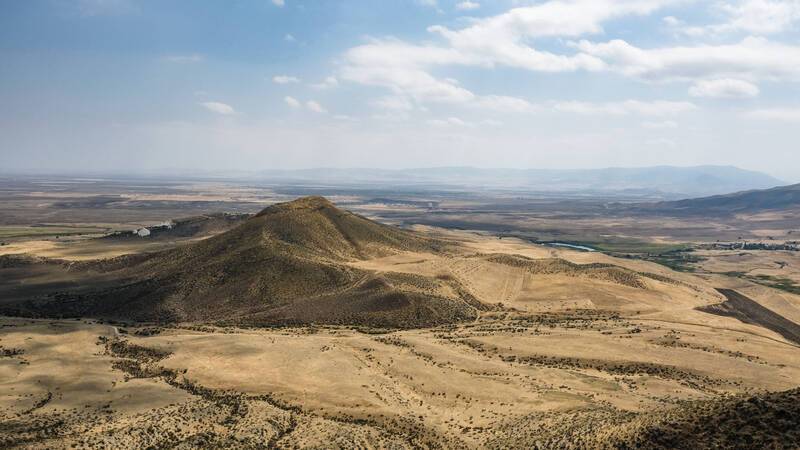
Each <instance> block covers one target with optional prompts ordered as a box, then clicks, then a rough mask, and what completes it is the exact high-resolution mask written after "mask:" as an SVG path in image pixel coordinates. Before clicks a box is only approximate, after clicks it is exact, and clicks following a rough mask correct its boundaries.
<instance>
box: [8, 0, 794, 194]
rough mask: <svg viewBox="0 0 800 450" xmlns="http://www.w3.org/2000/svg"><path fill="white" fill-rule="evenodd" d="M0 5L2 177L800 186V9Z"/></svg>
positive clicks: (609, 4) (739, 1)
mask: <svg viewBox="0 0 800 450" xmlns="http://www.w3.org/2000/svg"><path fill="white" fill-rule="evenodd" d="M0 8H2V9H0V11H2V14H0V57H2V58H3V61H4V62H3V69H2V70H0V99H1V100H2V103H0V167H2V168H3V169H4V170H6V171H14V170H39V171H52V172H59V171H61V172H70V171H80V170H86V171H99V172H102V171H108V172H119V171H131V172H137V171H157V170H164V169H169V168H180V169H182V170H187V171H231V170H248V171H259V170H269V169H299V168H319V167H336V168H351V167H374V168H401V169H402V168H418V167H452V166H474V167H486V168H546V169H568V168H577V169H587V168H592V169H594V168H606V167H648V166H658V165H674V166H694V165H725V166H728V165H732V166H737V167H740V168H743V169H748V170H755V171H760V172H764V173H767V174H770V175H772V176H775V177H777V178H779V179H781V180H785V181H787V182H798V181H800V165H798V164H797V156H796V155H797V151H796V140H797V139H796V137H797V133H796V132H795V131H794V130H795V129H796V128H797V126H798V124H800V106H798V105H800V103H798V100H800V95H798V94H800V89H799V88H798V81H800V44H797V42H800V40H798V37H800V29H799V27H798V22H800V1H798V0H729V1H714V2H702V1H695V0H617V1H612V0H591V1H590V0H550V1H523V0H508V1H505V0H503V1H496V2H489V1H460V0H453V1H445V0H407V1H392V2H381V3H380V4H375V3H372V2H307V1H299V0H258V1H256V0H249V1H248V0H238V1H231V2H188V1H175V2H168V3H167V2H158V1H146V0H143V1H134V0H80V1H74V2H67V1H61V0H37V1H28V2H9V3H7V4H5V5H3V6H2V7H0Z"/></svg>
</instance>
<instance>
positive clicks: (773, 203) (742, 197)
mask: <svg viewBox="0 0 800 450" xmlns="http://www.w3.org/2000/svg"><path fill="white" fill-rule="evenodd" d="M642 209H644V210H646V211H657V212H660V213H667V214H674V215H698V214H701V215H725V214H736V213H757V212H763V211H773V210H787V209H795V210H800V184H793V185H791V186H780V187H776V188H772V189H762V190H750V191H743V192H736V193H733V194H726V195H714V196H710V197H702V198H692V199H685V200H677V201H668V202H659V203H655V204H652V205H648V206H645V207H643V208H642Z"/></svg>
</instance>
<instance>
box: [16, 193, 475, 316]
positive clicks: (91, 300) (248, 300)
mask: <svg viewBox="0 0 800 450" xmlns="http://www.w3.org/2000/svg"><path fill="white" fill-rule="evenodd" d="M443 249H444V245H443V244H442V243H441V242H438V241H435V240H432V239H428V238H425V237H422V236H418V235H416V234H415V233H412V232H410V231H406V230H402V229H399V228H396V227H391V226H387V225H383V224H379V223H376V222H374V221H371V220H369V219H367V218H365V217H362V216H359V215H357V214H354V213H351V212H348V211H344V210H341V209H339V208H337V207H336V206H334V205H333V204H332V203H331V202H329V201H328V200H326V199H324V198H322V197H305V198H300V199H298V200H295V201H292V202H287V203H279V204H276V205H273V206H269V207H267V208H265V209H264V210H263V211H261V212H260V213H258V214H256V215H255V216H253V217H251V218H250V219H248V220H246V221H244V222H243V223H242V224H241V225H239V226H237V227H236V228H233V229H231V230H229V231H227V232H224V233H221V234H218V235H216V236H214V237H211V238H208V239H206V240H203V241H200V242H197V243H193V244H189V245H185V246H182V247H178V248H175V249H171V250H166V251H163V252H157V253H151V254H144V255H133V256H124V257H119V258H115V259H111V260H105V261H100V262H96V263H92V264H88V265H86V266H85V267H84V270H92V271H98V272H101V273H102V276H103V277H106V278H107V277H112V278H113V279H116V280H118V283H117V285H116V286H115V287H112V288H107V289H102V290H98V291H95V292H91V293H88V294H87V293H81V294H71V293H61V294H59V295H56V296H51V297H50V298H47V299H44V300H38V301H28V302H26V303H24V304H21V305H19V306H18V307H15V311H14V312H16V313H22V314H24V315H43V316H51V317H52V316H72V317H80V316H88V317H102V318H112V319H117V320H134V321H147V322H224V323H234V324H242V325H299V324H310V323H321V324H348V325H371V326H381V327H393V328H408V327H420V326H432V325H437V324H443V323H450V322H454V321H460V320H467V319H471V318H474V317H475V316H476V314H477V311H476V309H480V308H482V307H483V305H482V304H481V303H480V302H479V301H477V300H475V299H474V298H472V297H471V296H469V295H468V294H463V295H461V294H455V293H458V292H465V291H464V290H463V289H461V287H460V286H456V285H455V284H457V281H455V280H449V279H448V280H441V279H436V278H427V277H422V276H417V275H408V274H398V273H391V272H389V273H376V272H372V271H367V270H362V269H358V268H355V267H352V266H350V265H348V264H347V263H348V262H349V261H355V260H359V259H367V258H372V257H379V256H386V255H390V254H393V253H397V252H402V251H423V252H441V251H443Z"/></svg>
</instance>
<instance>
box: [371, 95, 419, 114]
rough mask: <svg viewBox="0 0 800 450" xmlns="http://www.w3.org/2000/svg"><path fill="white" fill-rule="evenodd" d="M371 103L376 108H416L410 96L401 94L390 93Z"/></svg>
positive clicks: (393, 109)
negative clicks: (409, 98)
mask: <svg viewBox="0 0 800 450" xmlns="http://www.w3.org/2000/svg"><path fill="white" fill-rule="evenodd" d="M371 103H372V106H374V107H376V108H380V109H385V110H389V111H411V110H413V109H414V104H413V103H411V101H410V100H408V98H406V97H402V96H399V95H388V96H386V97H381V98H379V99H376V100H373V101H372V102H371Z"/></svg>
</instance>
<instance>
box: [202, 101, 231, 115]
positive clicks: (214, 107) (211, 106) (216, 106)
mask: <svg viewBox="0 0 800 450" xmlns="http://www.w3.org/2000/svg"><path fill="white" fill-rule="evenodd" d="M200 105H202V106H203V107H204V108H206V109H207V110H209V111H211V112H215V113H217V114H223V115H231V114H236V110H235V109H233V106H231V105H228V104H225V103H220V102H202V103H200Z"/></svg>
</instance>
